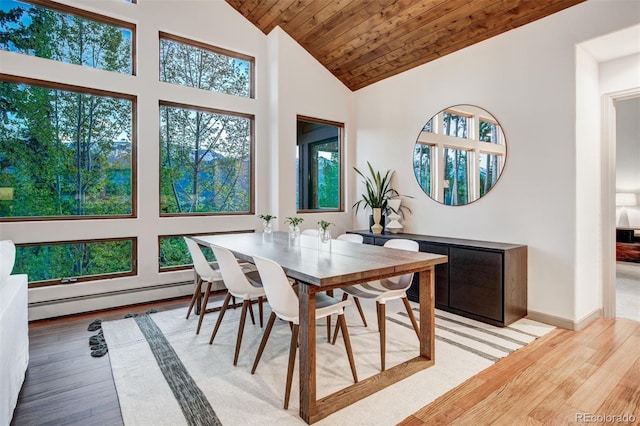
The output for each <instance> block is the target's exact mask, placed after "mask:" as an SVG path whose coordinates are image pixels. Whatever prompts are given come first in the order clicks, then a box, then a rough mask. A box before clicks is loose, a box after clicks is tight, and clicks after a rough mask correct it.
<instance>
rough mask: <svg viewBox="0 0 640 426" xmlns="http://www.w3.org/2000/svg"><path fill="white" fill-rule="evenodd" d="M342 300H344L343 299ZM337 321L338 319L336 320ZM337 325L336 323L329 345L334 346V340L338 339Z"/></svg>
mask: <svg viewBox="0 0 640 426" xmlns="http://www.w3.org/2000/svg"><path fill="white" fill-rule="evenodd" d="M343 300H344V299H343ZM338 321H339V319H338ZM338 328H340V327H338V323H336V328H335V329H334V330H333V339H331V344H332V345H335V344H336V339H337V338H338Z"/></svg>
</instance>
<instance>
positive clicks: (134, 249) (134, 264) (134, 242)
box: [16, 237, 138, 288]
mask: <svg viewBox="0 0 640 426" xmlns="http://www.w3.org/2000/svg"><path fill="white" fill-rule="evenodd" d="M113 241H131V256H132V258H131V271H126V272H118V273H109V274H99V275H84V276H81V277H72V278H74V279H73V281H71V280H68V281H65V279H68V277H62V278H59V279H56V280H46V281H32V282H31V281H30V282H29V283H28V288H40V287H50V286H54V285H68V284H78V283H84V282H88V281H102V280H108V279H113V278H123V277H133V276H137V275H138V237H115V238H91V239H81V240H67V241H39V242H35V243H16V249H17V248H20V247H33V246H44V245H47V246H51V245H63V244H86V243H104V242H113Z"/></svg>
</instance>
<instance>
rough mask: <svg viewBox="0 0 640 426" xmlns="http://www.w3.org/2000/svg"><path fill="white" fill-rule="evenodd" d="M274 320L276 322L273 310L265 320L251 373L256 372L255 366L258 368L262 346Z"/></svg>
mask: <svg viewBox="0 0 640 426" xmlns="http://www.w3.org/2000/svg"><path fill="white" fill-rule="evenodd" d="M274 322H276V314H275V313H274V312H271V315H270V316H269V320H268V321H267V328H266V329H265V330H264V334H263V335H262V340H261V341H260V346H259V347H258V353H257V354H256V359H255V360H254V361H253V367H252V368H251V374H254V373H255V372H256V368H258V363H259V362H260V357H262V352H263V351H264V347H265V346H266V345H267V340H268V339H269V334H271V329H272V328H273V323H274Z"/></svg>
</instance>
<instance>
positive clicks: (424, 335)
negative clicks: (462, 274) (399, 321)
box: [418, 268, 436, 361]
mask: <svg viewBox="0 0 640 426" xmlns="http://www.w3.org/2000/svg"><path fill="white" fill-rule="evenodd" d="M418 277H419V295H420V296H419V297H420V356H421V357H423V358H426V359H428V360H431V361H434V360H435V352H436V351H435V338H434V333H433V330H434V329H435V309H434V305H435V291H434V283H435V268H431V269H428V270H426V271H420V272H419V275H418Z"/></svg>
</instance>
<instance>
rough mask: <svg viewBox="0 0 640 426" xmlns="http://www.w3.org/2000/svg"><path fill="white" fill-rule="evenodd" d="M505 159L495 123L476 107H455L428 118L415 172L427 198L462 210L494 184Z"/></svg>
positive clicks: (416, 152)
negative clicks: (462, 207) (463, 206)
mask: <svg viewBox="0 0 640 426" xmlns="http://www.w3.org/2000/svg"><path fill="white" fill-rule="evenodd" d="M506 157H507V144H506V140H505V137H504V133H503V131H502V128H501V127H500V123H498V120H496V119H495V117H494V116H493V115H491V114H489V113H488V112H487V111H485V110H484V109H482V108H478V107H477V106H473V105H455V106H452V107H449V108H446V109H444V110H442V111H440V112H439V113H438V114H436V115H434V116H433V117H431V119H429V121H427V124H425V125H424V127H423V128H422V130H421V131H420V134H419V135H418V140H417V141H416V146H415V149H414V150H413V170H414V172H415V175H416V179H417V180H418V184H419V185H420V187H421V188H422V190H423V191H424V192H425V193H426V194H427V195H428V196H429V197H431V198H433V199H434V200H436V201H438V202H439V203H443V204H447V205H450V206H461V205H464V204H469V203H472V202H474V201H476V200H477V199H479V198H480V197H482V196H484V195H485V194H486V193H488V192H489V191H490V190H491V188H493V187H494V186H495V184H496V182H497V181H498V178H499V177H500V173H501V172H502V169H503V168H504V163H505V160H506Z"/></svg>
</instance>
